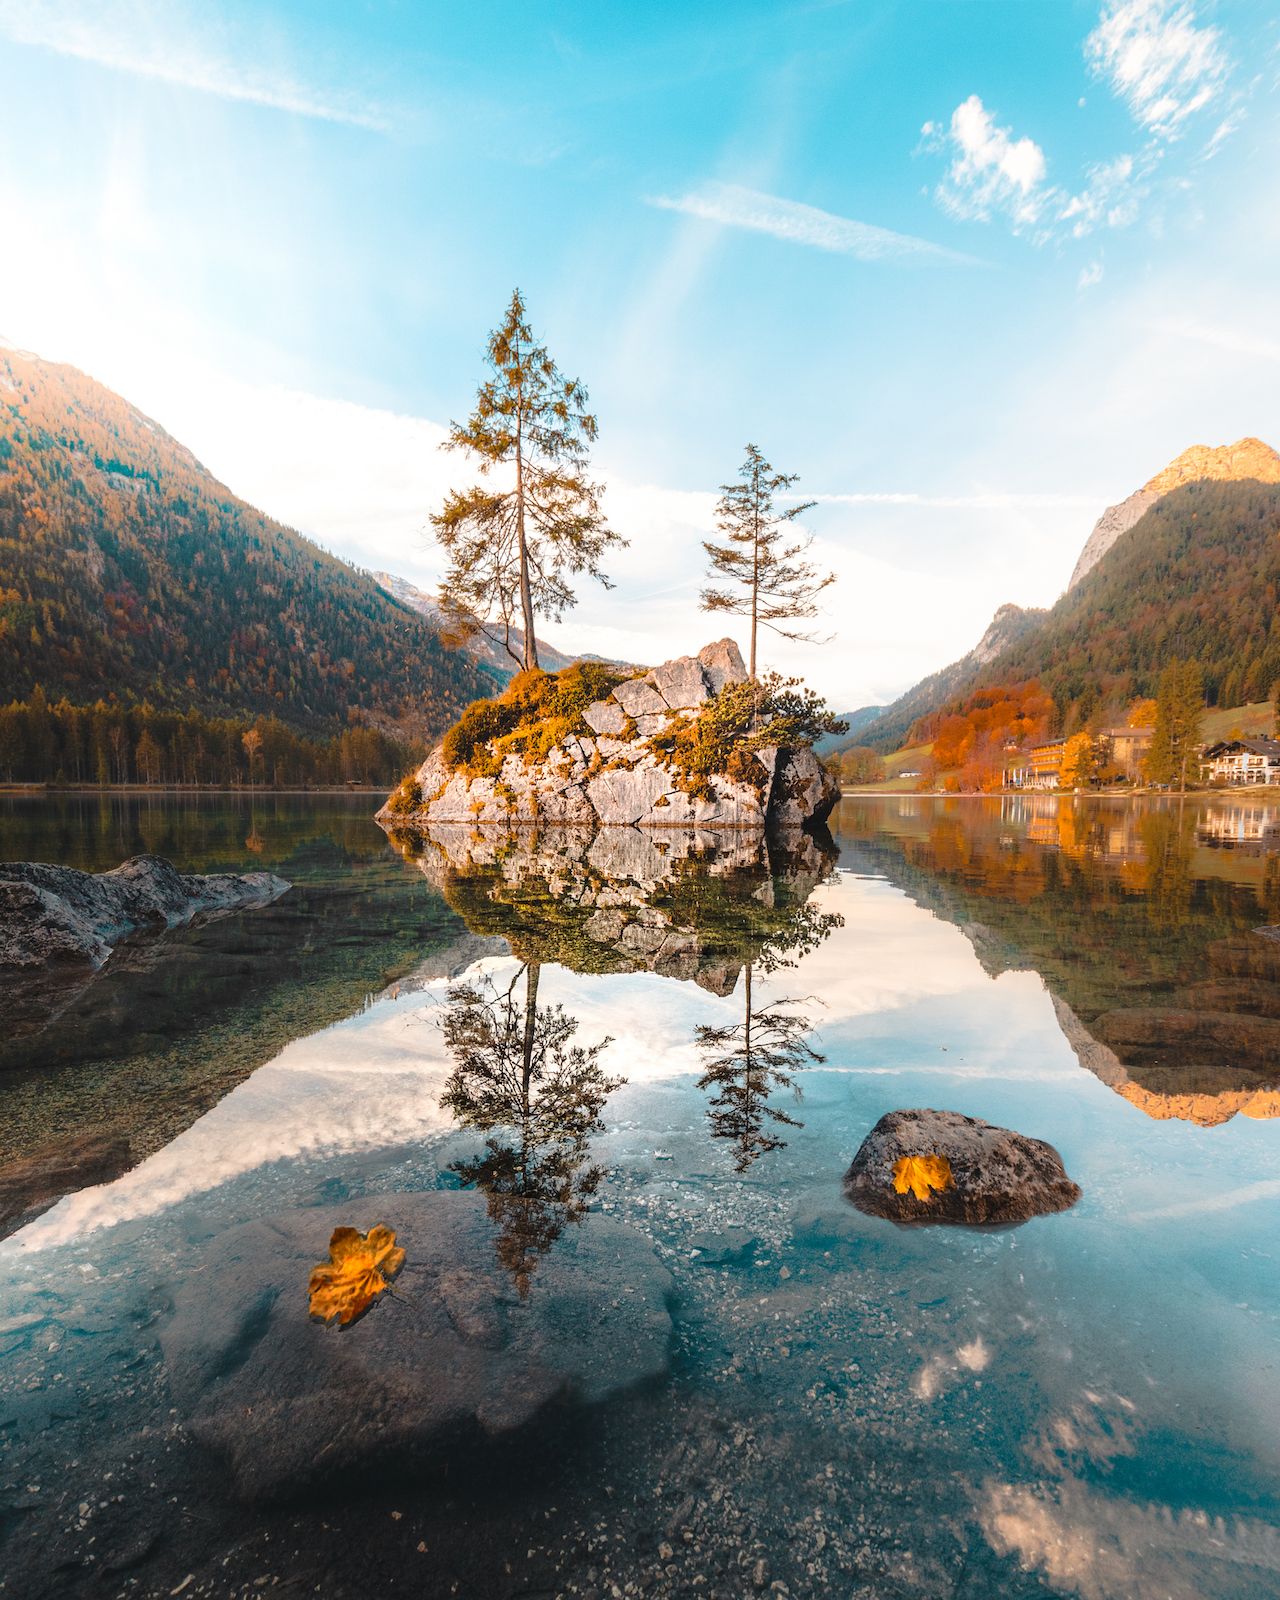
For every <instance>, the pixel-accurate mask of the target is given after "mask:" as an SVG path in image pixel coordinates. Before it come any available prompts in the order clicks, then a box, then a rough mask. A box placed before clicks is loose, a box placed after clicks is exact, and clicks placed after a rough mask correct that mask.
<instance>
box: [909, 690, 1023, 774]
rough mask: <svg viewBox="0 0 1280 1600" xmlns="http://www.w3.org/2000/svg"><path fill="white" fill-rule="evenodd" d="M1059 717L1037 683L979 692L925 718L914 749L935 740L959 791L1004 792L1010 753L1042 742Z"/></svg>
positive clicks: (937, 758)
mask: <svg viewBox="0 0 1280 1600" xmlns="http://www.w3.org/2000/svg"><path fill="white" fill-rule="evenodd" d="M1053 713H1054V704H1053V699H1052V697H1051V696H1050V695H1049V694H1048V693H1047V692H1046V691H1045V689H1044V688H1043V687H1042V686H1041V685H1040V683H1039V682H1038V681H1037V680H1035V679H1034V678H1033V679H1030V680H1028V681H1027V682H1025V683H1006V684H996V685H993V686H991V687H989V688H985V689H975V690H974V691H973V692H972V693H971V694H969V695H967V696H966V697H965V698H964V699H963V700H959V701H953V702H952V703H951V704H950V705H948V706H944V707H943V708H942V710H940V711H937V712H932V713H930V715H929V716H926V717H921V718H920V719H919V720H918V721H917V722H916V723H915V724H914V725H913V727H912V729H911V732H910V734H909V735H908V743H909V744H925V743H927V742H928V741H930V740H932V741H933V761H934V763H935V764H936V766H937V767H938V769H939V770H940V771H943V772H956V771H957V770H958V773H959V778H958V784H957V787H960V788H964V789H995V788H999V786H1000V783H1001V779H1002V775H1003V772H1004V768H1005V766H1006V765H1007V760H1006V752H1007V750H1008V748H1009V747H1010V746H1013V747H1015V748H1020V747H1023V746H1025V745H1028V744H1034V743H1035V742H1036V741H1037V740H1039V739H1043V738H1044V737H1045V735H1046V732H1047V730H1048V728H1049V725H1050V722H1051V720H1052V717H1053Z"/></svg>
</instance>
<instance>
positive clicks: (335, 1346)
mask: <svg viewBox="0 0 1280 1600" xmlns="http://www.w3.org/2000/svg"><path fill="white" fill-rule="evenodd" d="M375 1223H384V1224H385V1225H387V1226H388V1227H391V1228H393V1229H394V1230H395V1232H396V1235H397V1243H398V1244H399V1245H400V1246H402V1247H403V1249H404V1250H405V1252H406V1256H407V1259H406V1263H405V1266H404V1268H403V1270H402V1271H401V1273H400V1275H399V1276H398V1277H397V1278H396V1280H395V1286H394V1287H395V1291H396V1292H395V1293H394V1294H385V1295H383V1296H382V1298H381V1299H380V1300H379V1301H378V1302H377V1303H376V1304H374V1306H373V1307H372V1308H371V1309H370V1310H369V1311H368V1312H367V1313H366V1315H364V1316H363V1317H361V1318H360V1319H359V1320H358V1321H356V1322H353V1323H352V1324H351V1325H350V1326H349V1327H347V1328H341V1329H340V1328H339V1327H338V1326H337V1325H336V1324H332V1325H328V1326H326V1325H323V1324H321V1323H319V1322H314V1321H312V1320H311V1318H310V1315H309V1311H308V1299H307V1281H308V1278H309V1275H310V1272H311V1269H312V1267H313V1266H315V1265H316V1264H317V1263H318V1262H321V1261H324V1260H325V1259H326V1258H327V1256H328V1251H329V1237H330V1235H331V1233H332V1231H333V1229H334V1228H335V1227H339V1226H346V1225H354V1226H356V1227H358V1228H360V1229H361V1230H362V1231H367V1230H368V1229H369V1228H370V1227H371V1226H373V1225H374V1224H375ZM494 1246H495V1234H494V1229H493V1226H492V1224H491V1223H490V1222H489V1220H488V1217H487V1214H486V1209H485V1202H484V1198H483V1197H482V1196H481V1195H479V1194H477V1193H474V1192H471V1191H459V1190H452V1191H450V1190H433V1191H429V1192H427V1193H420V1194H395V1195H383V1196H377V1197H373V1198H368V1199H362V1200H359V1201H352V1202H349V1203H348V1204H346V1205H344V1206H341V1207H337V1208H331V1207H326V1208H323V1209H317V1210H306V1211H292V1212H287V1213H284V1214H283V1215H280V1216H277V1217H274V1218H272V1219H271V1220H270V1221H263V1222H250V1223H246V1224H244V1225H243V1226H241V1227H237V1228H232V1229H230V1230H229V1231H227V1232H226V1233H223V1234H221V1235H220V1236H218V1237H217V1238H215V1239H214V1240H213V1242H212V1243H211V1245H210V1246H209V1247H208V1249H207V1251H206V1252H205V1254H204V1257H203V1259H202V1260H200V1261H199V1262H197V1263H195V1264H194V1265H193V1266H192V1269H191V1270H190V1272H189V1273H188V1274H187V1276H186V1277H185V1278H184V1280H183V1281H182V1282H181V1283H180V1284H179V1285H178V1287H177V1291H176V1294H175V1297H174V1313H173V1316H172V1318H171V1320H170V1321H169V1323H168V1324H167V1326H166V1327H165V1328H164V1329H163V1331H162V1332H161V1335H160V1339H161V1345H162V1347H163V1351H164V1358H165V1363H166V1367H167V1369H168V1377H169V1386H170V1390H171V1393H172V1396H173V1400H174V1404H175V1405H176V1406H177V1407H178V1408H179V1411H180V1414H181V1415H182V1417H183V1418H184V1420H185V1422H186V1424H187V1426H188V1427H189V1428H190V1430H191V1432H192V1433H193V1434H194V1435H195V1436H196V1437H197V1438H198V1439H199V1440H201V1441H202V1442H203V1443H204V1444H206V1445H208V1446H209V1447H210V1448H212V1449H213V1450H215V1451H216V1452H217V1453H218V1454H219V1455H221V1456H222V1457H223V1458H224V1460H225V1461H226V1464H227V1466H228V1468H229V1470H230V1472H231V1476H232V1480H233V1482H234V1485H235V1489H236V1491H237V1493H238V1494H239V1495H241V1496H243V1497H244V1498H246V1499H253V1498H256V1497H259V1496H263V1495H268V1496H271V1495H284V1494H291V1493H293V1492H295V1491H296V1490H298V1489H299V1488H302V1487H304V1486H306V1485H309V1484H312V1483H315V1482H317V1481H320V1480H322V1479H327V1478H332V1477H333V1476H334V1475H335V1474H336V1475H339V1476H340V1475H342V1474H345V1473H348V1472H350V1471H351V1470H352V1469H357V1470H358V1469H359V1468H361V1467H363V1466H368V1465H372V1464H383V1463H387V1462H392V1463H394V1462H398V1461H400V1460H403V1459H413V1460H416V1461H417V1462H419V1463H424V1462H425V1463H426V1464H430V1463H433V1462H436V1463H441V1464H443V1463H446V1462H447V1461H448V1459H449V1457H450V1456H451V1454H452V1453H453V1451H454V1449H455V1447H456V1446H457V1445H458V1444H459V1443H460V1442H461V1441H468V1442H470V1443H472V1444H474V1443H476V1442H478V1441H480V1440H483V1439H484V1438H485V1437H488V1438H490V1439H493V1440H495V1441H500V1440H501V1439H502V1438H503V1437H504V1436H509V1435H511V1434H513V1433H514V1432H515V1430H517V1429H520V1428H522V1427H524V1426H525V1425H526V1424H528V1423H530V1422H532V1421H533V1420H534V1419H535V1418H537V1417H538V1416H539V1414H540V1413H542V1411H543V1410H544V1408H546V1407H547V1406H549V1405H551V1404H552V1403H559V1404H562V1405H563V1404H577V1405H586V1406H589V1405H596V1404H599V1403H601V1402H603V1401H606V1400H608V1399H609V1398H610V1397H611V1396H613V1395H616V1394H619V1393H622V1392H623V1391H625V1390H627V1389H630V1388H632V1387H633V1386H635V1385H638V1384H641V1383H644V1382H648V1381H652V1380H655V1379H658V1378H661V1377H663V1376H664V1375H665V1374H666V1372H667V1370H668V1366H669V1346H670V1339H671V1318H670V1314H669V1312H668V1310H667V1299H668V1296H669V1294H670V1292H671V1279H670V1275H669V1274H668V1272H667V1270H666V1268H665V1267H663V1266H662V1265H661V1264H660V1263H659V1261H658V1259H657V1257H656V1256H655V1254H654V1252H653V1248H652V1246H651V1245H650V1243H649V1241H648V1240H647V1239H646V1238H645V1237H644V1236H643V1235H642V1234H640V1233H638V1232H636V1231H635V1230H633V1229H631V1228H628V1227H625V1226H623V1225H622V1224H621V1223H618V1222H614V1221H613V1220H612V1219H610V1218H607V1217H603V1216H600V1215H598V1214H591V1215H589V1216H588V1217H587V1218H586V1220H585V1221H584V1222H583V1223H582V1225H581V1226H575V1227H571V1228H568V1229H567V1230H566V1231H565V1233H564V1235H563V1236H562V1237H561V1238H560V1239H559V1240H558V1241H557V1242H556V1244H555V1246H554V1247H553V1248H552V1249H551V1250H550V1251H549V1253H548V1254H547V1255H546V1256H544V1257H543V1258H542V1259H541V1260H540V1261H539V1263H538V1266H537V1269H536V1272H535V1273H534V1276H533V1279H532V1283H531V1285H530V1287H529V1292H528V1295H527V1297H526V1298H524V1299H522V1298H521V1297H520V1295H519V1293H518V1291H517V1289H516V1286H515V1284H514V1283H513V1281H512V1279H511V1278H510V1277H509V1276H508V1275H507V1273H506V1272H505V1271H504V1270H503V1268H502V1266H501V1265H500V1264H499V1260H498V1256H497V1254H496V1251H495V1248H494Z"/></svg>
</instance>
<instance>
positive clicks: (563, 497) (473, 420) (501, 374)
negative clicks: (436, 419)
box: [431, 289, 626, 670]
mask: <svg viewBox="0 0 1280 1600" xmlns="http://www.w3.org/2000/svg"><path fill="white" fill-rule="evenodd" d="M487 360H488V364H489V368H490V372H491V376H490V377H488V378H486V379H485V381H484V382H483V383H482V384H481V385H480V388H479V390H478V392H477V395H476V405H475V410H474V411H473V412H472V413H471V415H470V416H469V417H468V418H467V420H466V421H465V422H454V423H451V424H450V428H449V438H448V440H447V441H446V444H445V448H446V449H451V450H468V451H470V452H472V453H473V454H474V455H475V456H477V457H478V458H479V466H480V473H481V476H482V477H483V478H484V479H486V482H484V483H481V484H477V485H476V486H474V487H473V488H470V489H461V490H459V489H455V490H453V491H452V492H451V493H450V495H449V496H448V498H447V499H446V501H445V503H444V508H443V510H441V511H440V512H439V513H438V514H436V515H435V516H433V517H432V519H431V521H432V525H433V526H434V528H435V531H436V537H437V538H438V539H439V541H440V544H441V546H442V547H443V549H444V551H445V554H446V555H447V556H448V559H449V566H448V570H447V572H446V574H445V578H444V582H443V583H442V585H441V588H440V599H441V605H442V609H443V611H444V614H445V617H446V620H447V623H448V625H449V632H450V634H451V636H452V637H453V638H454V639H455V640H465V639H467V638H470V637H472V636H473V635H474V634H476V633H478V632H480V631H482V630H483V631H485V632H488V630H489V629H490V628H492V629H493V630H494V631H493V632H492V633H491V634H490V637H492V638H495V639H497V640H500V641H501V643H502V645H503V647H504V648H505V649H506V651H507V654H508V655H510V657H511V658H512V660H513V661H515V662H516V663H517V664H518V665H519V666H520V667H522V668H524V669H525V670H528V669H529V668H534V667H537V665H538V643H537V637H536V633H535V619H536V617H537V616H538V615H542V616H547V617H551V618H553V619H555V620H559V618H560V617H561V616H562V615H563V613H564V611H565V610H566V608H568V607H570V606H572V605H574V604H575V603H576V596H575V595H574V592H573V590H572V589H571V588H570V587H569V583H568V578H569V577H570V576H571V575H572V574H574V573H577V572H586V573H589V574H590V576H591V577H593V578H595V579H596V580H597V581H598V582H600V583H602V584H603V585H604V586H605V588H609V587H611V585H610V583H609V580H608V579H607V578H606V577H605V575H604V573H603V572H602V571H601V569H600V562H601V559H602V557H603V556H604V553H605V551H606V550H608V549H609V548H610V546H612V545H615V544H625V543H626V540H625V539H623V538H622V537H621V536H620V535H619V534H617V533H615V532H614V531H613V530H612V529H611V528H610V527H609V525H608V522H607V521H606V519H605V515H604V512H603V510H602V509H601V505H600V485H599V484H596V483H593V482H592V481H591V480H590V479H589V477H588V476H587V448H588V446H589V445H590V444H591V443H593V442H594V440H595V437H596V419H595V417H594V415H592V413H591V412H589V411H588V410H587V391H586V389H585V388H583V386H582V384H580V383H579V382H578V380H577V379H576V378H565V377H564V376H562V374H561V373H560V371H559V369H558V368H557V367H556V364H555V362H554V361H553V360H552V359H551V356H550V355H549V354H548V352H547V348H546V346H545V345H541V344H539V343H538V342H537V340H536V339H535V338H534V335H533V330H532V329H531V328H530V326H529V321H528V317H527V313H526V311H525V304H524V300H523V298H522V297H521V294H520V291H519V290H518V289H517V290H516V291H515V293H514V294H513V295H512V296H511V304H510V306H509V307H508V308H507V314H506V316H505V317H504V319H503V321H502V325H501V326H500V327H498V328H496V329H495V330H494V332H493V333H492V334H491V335H490V336H489V345H488V351H487ZM491 474H496V475H497V483H498V484H499V485H500V486H495V485H494V483H493V482H491V481H488V480H490V475H491ZM517 617H518V618H519V623H518V624H517ZM517 626H521V627H522V628H523V630H524V641H523V648H522V649H521V650H519V651H517V650H516V648H515V645H514V644H513V636H514V631H515V629H516V627H517Z"/></svg>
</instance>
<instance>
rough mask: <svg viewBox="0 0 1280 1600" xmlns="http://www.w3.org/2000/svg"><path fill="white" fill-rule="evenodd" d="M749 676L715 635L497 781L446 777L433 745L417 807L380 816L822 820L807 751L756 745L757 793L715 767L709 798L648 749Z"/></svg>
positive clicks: (822, 794) (400, 823)
mask: <svg viewBox="0 0 1280 1600" xmlns="http://www.w3.org/2000/svg"><path fill="white" fill-rule="evenodd" d="M746 677H747V673H746V668H745V667H744V666H743V663H742V656H741V654H740V652H739V650H738V647H737V645H736V644H735V643H734V642H733V640H732V639H720V640H718V641H717V642H716V643H714V644H709V645H706V646H705V647H704V648H703V649H702V650H700V651H699V652H698V654H697V655H696V656H679V657H677V658H676V659H675V660H673V661H666V662H664V663H663V664H662V665H661V666H660V667H654V668H653V670H652V671H650V672H647V673H645V675H644V676H643V677H638V678H628V679H627V680H626V681H625V682H623V683H620V684H618V685H617V687H616V688H615V689H614V690H613V691H612V693H610V694H609V695H608V696H607V697H606V698H604V699H602V700H596V701H593V702H592V703H591V704H590V705H589V706H587V707H586V709H585V711H584V712H583V714H582V720H583V722H584V723H585V725H586V727H587V728H588V729H589V730H590V731H589V732H587V733H574V734H570V735H568V736H567V737H566V738H565V739H564V741H563V743H562V744H561V745H559V746H557V747H556V748H555V749H553V750H552V751H550V752H549V753H548V755H547V756H546V758H545V759H544V760H542V761H539V762H537V763H536V764H533V765H530V764H527V763H526V762H525V761H523V760H522V759H521V758H519V757H517V756H508V757H507V758H506V760H505V761H504V762H503V766H502V770H501V772H500V773H499V774H498V775H497V776H496V777H479V778H477V777H469V776H467V774H465V773H462V772H451V771H450V770H449V768H448V766H447V765H446V764H445V761H444V757H443V754H442V752H441V751H440V750H439V749H437V750H435V751H433V752H432V753H431V755H430V756H428V757H427V759H426V761H424V762H423V764H422V766H421V767H420V768H419V769H418V772H417V774H416V782H417V786H418V791H419V793H420V795H421V801H420V803H419V804H418V805H417V806H415V807H412V808H410V809H408V810H404V809H393V808H392V806H391V805H390V803H388V804H387V805H385V806H384V807H383V808H382V810H381V811H379V812H378V821H379V822H381V823H382V824H384V825H385V826H387V827H399V828H407V827H413V826H415V825H416V826H425V825H427V824H439V823H458V822H462V823H504V824H507V825H513V824H514V825H520V826H547V825H550V826H554V827H587V828H598V827H641V828H690V827H698V828H754V829H763V828H765V827H771V828H784V829H785V828H800V827H804V826H805V825H806V824H808V823H811V822H821V821H823V820H824V819H825V818H826V817H827V816H828V815H829V814H830V812H831V810H832V808H833V807H834V805H835V803H836V801H837V800H838V799H839V798H840V790H839V785H838V784H837V783H836V782H835V780H834V779H833V778H832V777H831V776H830V774H829V773H828V772H827V771H826V770H825V768H824V767H823V766H822V764H821V763H820V762H819V761H818V758H817V757H816V756H815V755H814V753H813V751H812V750H809V749H794V750H793V749H783V748H779V747H778V746H768V747H766V748H764V749H762V750H758V751H757V752H756V755H757V758H758V760H759V762H760V764H761V766H762V767H763V769H764V782H763V784H762V785H761V786H760V787H759V788H757V787H756V786H755V785H753V784H751V783H744V782H739V781H735V780H734V779H733V778H731V777H729V776H728V774H726V773H713V774H711V775H710V778H709V786H710V788H711V790H712V794H711V796H710V797H708V796H706V795H705V794H703V795H693V794H690V793H688V792H687V791H686V789H684V788H682V787H681V780H680V774H679V773H678V772H676V770H675V769H674V768H673V767H671V766H670V765H669V764H668V763H667V762H665V761H664V760H663V759H662V758H661V757H660V756H659V755H657V754H655V753H654V751H653V750H652V749H651V748H650V746H649V740H651V739H652V738H654V736H655V735H657V734H660V733H662V732H663V731H664V730H666V729H667V727H668V725H669V723H670V719H671V716H672V713H673V712H674V713H675V714H677V715H679V716H683V717H686V718H696V717H697V716H699V715H700V714H701V712H702V710H703V708H704V707H705V706H706V705H707V703H708V702H709V701H710V700H711V698H712V697H713V696H714V695H715V694H717V693H719V691H720V690H721V689H723V688H724V687H725V686H726V685H727V684H733V683H742V682H745V680H746Z"/></svg>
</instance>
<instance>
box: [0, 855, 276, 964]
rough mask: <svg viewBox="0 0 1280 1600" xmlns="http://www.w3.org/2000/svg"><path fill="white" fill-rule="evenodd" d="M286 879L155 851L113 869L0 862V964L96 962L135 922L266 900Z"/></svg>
mask: <svg viewBox="0 0 1280 1600" xmlns="http://www.w3.org/2000/svg"><path fill="white" fill-rule="evenodd" d="M288 888H289V885H288V884H287V883H286V882H285V881H284V879H283V878H277V877H275V876H273V875H272V874H271V873H269V872H249V873H246V874H244V875H243V876H236V875H235V874H232V873H219V874H215V875H213V876H205V877H201V876H189V875H186V874H184V873H181V872H179V871H178V870H177V868H176V867H174V866H173V865H172V864H171V863H170V862H168V861H165V860H163V859H162V858H161V857H160V856H133V857H131V858H130V859H129V860H128V861H126V862H124V863H123V864H122V865H121V866H118V867H117V868H116V869H115V870H114V871H113V872H100V873H92V872H78V871H77V870H76V869H75V868H73V867H56V866H49V865H47V864H45V863H43V862H37V861H9V862H3V863H0V971H2V970H4V969H5V968H9V969H17V970H18V971H19V972H21V971H22V970H24V969H25V970H27V971H31V970H33V969H40V968H45V967H48V966H50V965H51V964H53V965H67V966H81V967H88V968H90V969H93V968H97V967H100V966H101V965H102V963H103V962H104V961H105V960H106V959H107V957H108V956H109V955H110V954H111V948H112V946H113V945H115V944H118V943H119V941H120V940H121V939H122V938H124V937H126V936H127V935H128V934H131V933H134V932H136V931H137V930H138V929H141V928H172V927H176V926H177V925H178V924H179V923H183V922H189V921H190V920H191V919H192V918H193V917H196V916H209V915H216V914H218V913H220V912H227V911H238V910H241V909H242V908H244V907H246V906H259V905H267V904H269V903H270V902H271V901H272V900H275V899H278V898H279V896H280V895H282V894H283V893H284V892H285V890H286V889H288Z"/></svg>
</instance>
